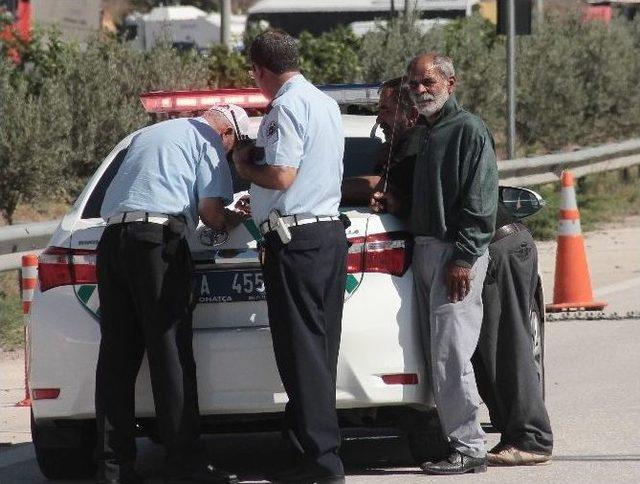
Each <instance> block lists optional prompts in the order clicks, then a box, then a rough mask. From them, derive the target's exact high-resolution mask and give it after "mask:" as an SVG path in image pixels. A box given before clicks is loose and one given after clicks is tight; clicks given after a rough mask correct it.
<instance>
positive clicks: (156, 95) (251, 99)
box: [140, 87, 269, 113]
mask: <svg viewBox="0 0 640 484" xmlns="http://www.w3.org/2000/svg"><path fill="white" fill-rule="evenodd" d="M140 101H142V105H143V106H144V109H145V111H147V112H148V113H180V112H193V111H204V110H205V109H208V108H210V107H211V106H214V105H215V104H220V103H223V104H236V105H238V106H240V107H243V108H245V109H264V108H266V107H267V105H268V104H269V102H268V101H267V98H265V97H264V94H262V92H261V91H260V89H258V88H257V87H244V88H240V89H212V90H200V91H158V92H148V93H145V94H142V95H141V96H140Z"/></svg>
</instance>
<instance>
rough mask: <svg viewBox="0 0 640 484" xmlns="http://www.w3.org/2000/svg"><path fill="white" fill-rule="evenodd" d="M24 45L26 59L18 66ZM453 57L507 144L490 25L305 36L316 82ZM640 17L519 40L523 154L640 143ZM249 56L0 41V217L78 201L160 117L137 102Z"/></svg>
mask: <svg viewBox="0 0 640 484" xmlns="http://www.w3.org/2000/svg"><path fill="white" fill-rule="evenodd" d="M10 47H13V48H16V49H17V50H18V51H19V52H20V55H21V59H22V62H21V63H19V64H14V63H13V62H12V61H10V60H8V56H7V50H8V49H9V48H10ZM427 50H436V51H440V52H442V53H445V54H447V55H449V56H451V57H452V59H453V60H454V63H455V64H456V69H457V73H458V77H459V87H458V97H459V99H460V101H461V102H462V103H463V104H464V105H465V106H466V107H467V108H468V109H470V110H471V111H474V112H476V113H478V114H479V115H481V116H482V117H483V118H484V119H485V120H486V121H487V123H488V125H489V126H490V127H491V129H492V130H493V132H494V134H495V136H496V140H497V141H498V144H499V146H501V145H502V146H503V145H504V135H503V133H504V129H505V124H506V123H505V105H506V97H505V77H506V76H505V40H504V38H503V37H501V36H497V35H496V34H495V29H494V27H493V26H492V25H491V24H489V23H487V22H486V21H485V20H484V19H482V18H481V17H479V16H477V15H474V16H472V17H470V18H466V19H462V20H457V21H454V22H452V23H449V24H447V25H444V26H439V27H436V28H434V29H432V30H430V31H429V32H427V33H421V32H420V31H419V30H418V29H417V27H416V26H415V25H414V24H413V22H412V21H411V20H403V19H400V20H397V21H395V22H393V23H391V24H390V25H388V26H383V25H380V26H379V27H378V28H377V29H376V30H375V31H372V32H370V33H368V34H367V35H365V36H364V37H363V38H357V37H355V36H354V35H353V33H352V32H351V31H350V30H348V29H345V28H340V29H337V30H336V31H333V32H330V33H327V34H324V35H322V36H319V37H314V36H312V35H310V34H303V35H302V36H301V37H300V51H301V57H302V67H303V70H304V72H305V74H306V75H307V76H308V77H309V78H310V79H311V80H312V81H313V82H316V83H339V82H357V81H368V82H378V81H382V80H384V79H388V78H391V77H394V76H397V75H400V74H402V73H403V72H404V69H405V67H406V65H407V62H408V60H409V59H410V58H411V57H412V56H414V55H416V54H417V53H419V52H423V51H427ZM638 52H640V20H636V21H635V22H627V21H622V20H621V21H614V22H612V23H611V24H610V25H608V26H606V25H603V24H602V23H599V22H591V23H586V24H585V23H582V22H581V21H580V20H579V19H577V18H572V17H564V18H559V17H550V18H548V19H547V20H546V22H545V23H544V25H543V26H542V27H541V28H538V29H537V31H536V33H535V34H534V35H531V36H526V37H519V38H518V39H517V93H518V104H517V133H518V145H517V146H518V154H519V155H526V154H530V153H534V152H548V151H554V150H560V149H566V148H571V147H573V146H576V145H586V144H595V143H600V142H603V141H608V140H615V139H624V138H629V137H635V136H638V134H639V133H640V55H638ZM247 67H248V66H247V62H246V59H245V58H244V55H243V54H242V53H239V52H235V51H229V50H228V49H226V48H225V47H222V46H219V47H216V48H214V49H212V50H211V51H209V52H208V53H206V54H205V55H198V54H196V53H195V52H186V53H185V52H178V51H176V50H173V49H171V48H170V47H169V46H168V45H159V46H157V47H156V48H155V49H153V50H152V51H151V52H147V53H142V52H138V51H135V50H133V49H132V48H130V47H129V46H128V45H127V44H124V43H122V42H119V41H118V40H117V39H115V38H111V37H100V38H96V39H94V40H93V41H91V42H90V43H89V44H88V45H86V46H84V47H83V48H80V47H79V46H78V45H75V44H70V43H64V42H62V41H61V40H60V38H59V36H57V35H55V33H47V36H46V37H45V36H42V35H39V34H36V35H35V37H34V39H33V42H32V43H30V44H27V45H19V44H17V45H15V44H14V45H9V43H7V42H6V41H0V211H1V212H2V214H3V215H4V217H5V218H6V219H7V220H8V221H9V222H10V221H11V220H12V215H13V211H14V210H15V208H16V205H17V204H18V203H20V202H23V201H29V200H32V199H33V198H34V197H38V196H42V195H51V194H57V195H62V196H65V197H67V198H68V199H72V198H73V197H75V196H76V195H77V193H78V191H79V189H80V188H81V187H82V186H83V185H84V183H85V182H86V179H87V177H89V176H90V175H91V173H92V172H93V171H94V170H95V169H96V167H97V166H98V164H99V163H100V161H101V160H102V159H103V157H104V156H105V155H106V154H107V153H108V152H109V151H110V150H111V148H112V147H113V146H114V145H115V143H117V142H118V141H119V140H120V139H121V138H122V137H124V136H125V135H126V134H128V133H129V132H131V131H133V130H135V129H137V128H139V127H141V126H144V125H145V124H147V123H149V122H150V118H149V116H147V114H146V113H144V111H143V109H142V106H141V104H140V102H139V100H138V96H139V94H140V93H142V92H145V91H150V90H163V89H192V88H202V87H206V86H211V87H216V86H225V87H232V86H233V87H235V86H243V85H249V83H250V80H249V78H248V75H247Z"/></svg>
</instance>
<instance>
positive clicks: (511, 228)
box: [491, 222, 529, 244]
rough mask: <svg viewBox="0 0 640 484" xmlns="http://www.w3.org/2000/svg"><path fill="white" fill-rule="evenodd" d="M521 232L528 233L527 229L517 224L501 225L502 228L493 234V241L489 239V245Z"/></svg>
mask: <svg viewBox="0 0 640 484" xmlns="http://www.w3.org/2000/svg"><path fill="white" fill-rule="evenodd" d="M523 231H526V232H528V231H529V229H528V228H527V227H526V226H525V225H523V224H521V223H519V222H514V223H511V224H507V225H503V226H502V227H499V228H497V229H496V232H495V234H493V239H491V243H492V244H493V243H494V242H497V241H498V240H501V239H504V238H505V237H507V236H509V235H513V234H517V233H518V232H523Z"/></svg>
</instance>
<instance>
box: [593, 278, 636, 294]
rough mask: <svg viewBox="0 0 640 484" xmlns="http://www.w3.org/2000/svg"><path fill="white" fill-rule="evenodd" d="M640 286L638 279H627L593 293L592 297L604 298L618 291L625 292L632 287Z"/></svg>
mask: <svg viewBox="0 0 640 484" xmlns="http://www.w3.org/2000/svg"><path fill="white" fill-rule="evenodd" d="M636 286H640V277H636V278H635V279H627V280H626V281H622V282H619V283H617V284H611V285H610V286H605V287H601V288H599V289H596V290H595V291H594V295H595V296H597V297H602V296H606V295H607V294H613V293H616V292H620V291H626V290H627V289H631V288H632V287H636Z"/></svg>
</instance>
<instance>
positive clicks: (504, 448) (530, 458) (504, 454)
mask: <svg viewBox="0 0 640 484" xmlns="http://www.w3.org/2000/svg"><path fill="white" fill-rule="evenodd" d="M549 459H551V454H538V453H535V452H528V451H526V450H520V449H518V448H517V447H514V446H513V445H508V444H498V445H496V446H495V447H494V448H493V449H491V450H490V451H489V452H487V462H488V463H489V465H492V466H532V465H538V464H544V463H545V462H548V461H549Z"/></svg>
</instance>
